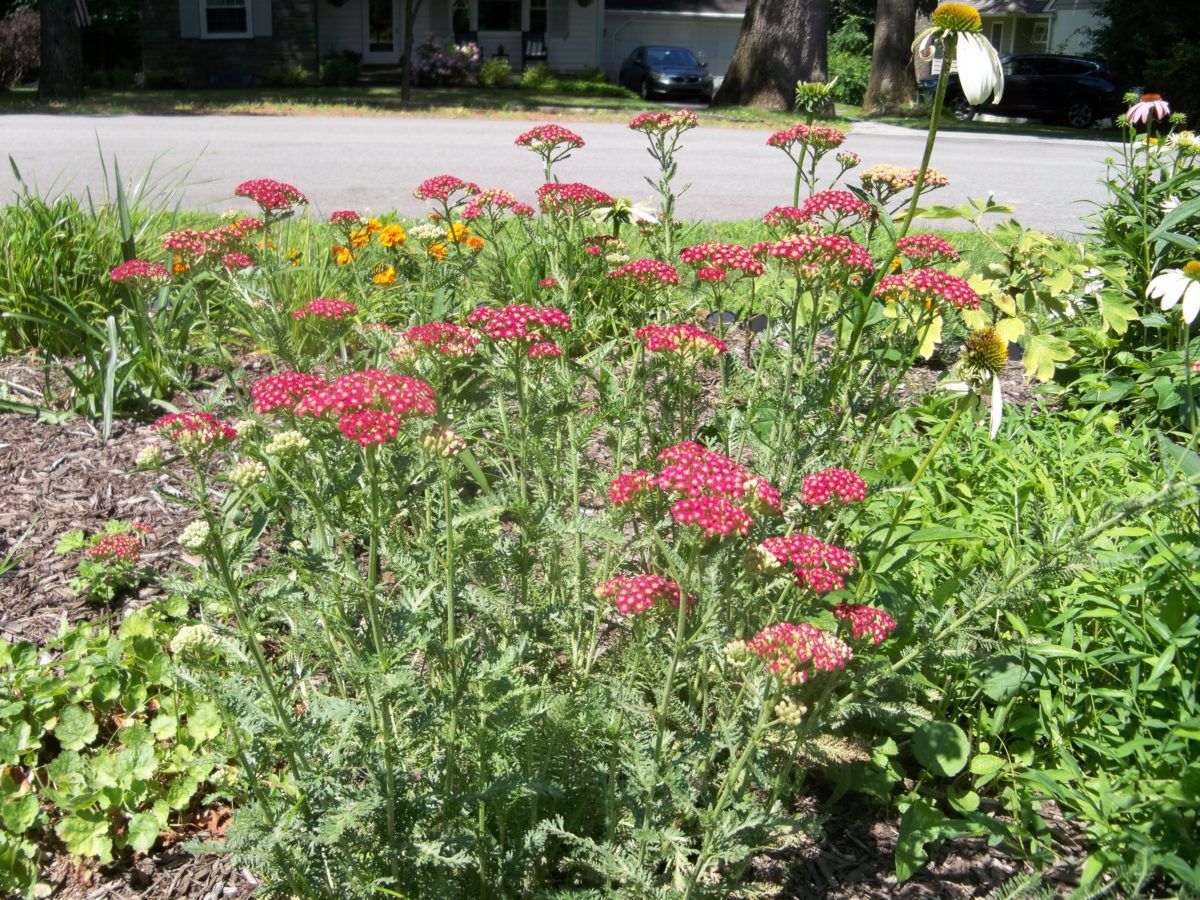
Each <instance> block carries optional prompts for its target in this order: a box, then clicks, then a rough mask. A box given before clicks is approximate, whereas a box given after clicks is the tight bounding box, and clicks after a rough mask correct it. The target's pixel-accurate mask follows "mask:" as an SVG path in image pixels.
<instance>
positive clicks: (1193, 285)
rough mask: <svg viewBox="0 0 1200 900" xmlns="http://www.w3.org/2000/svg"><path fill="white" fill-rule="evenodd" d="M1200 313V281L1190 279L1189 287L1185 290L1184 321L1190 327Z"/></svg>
mask: <svg viewBox="0 0 1200 900" xmlns="http://www.w3.org/2000/svg"><path fill="white" fill-rule="evenodd" d="M1196 313H1200V281H1192V280H1191V279H1190V278H1189V279H1188V285H1187V287H1185V288H1184V289H1183V321H1185V322H1187V323H1188V324H1189V325H1191V324H1192V322H1194V321H1195V320H1196Z"/></svg>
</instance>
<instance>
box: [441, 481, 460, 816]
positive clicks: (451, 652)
mask: <svg viewBox="0 0 1200 900" xmlns="http://www.w3.org/2000/svg"><path fill="white" fill-rule="evenodd" d="M452 495H453V491H452V490H451V486H450V467H449V466H448V465H446V464H445V463H443V464H442V505H443V506H444V507H445V509H444V515H445V519H446V671H447V674H448V676H449V677H448V679H447V681H448V682H449V684H448V688H449V690H450V693H451V695H452V696H453V697H454V701H453V702H452V704H451V706H450V724H449V727H448V730H447V733H446V787H447V791H448V792H449V791H453V789H454V778H455V768H456V765H457V763H456V756H457V741H458V699H457V693H458V650H457V645H458V635H457V631H456V629H457V625H458V623H457V613H456V610H455V608H454V591H455V582H456V570H455V557H454V550H455V547H454V505H453V502H452V501H453V496H452Z"/></svg>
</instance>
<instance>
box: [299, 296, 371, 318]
mask: <svg viewBox="0 0 1200 900" xmlns="http://www.w3.org/2000/svg"><path fill="white" fill-rule="evenodd" d="M357 314H358V307H357V306H355V305H354V304H353V303H351V302H350V301H349V300H337V299H334V298H331V297H317V298H316V299H315V300H309V301H308V302H307V303H305V304H304V305H303V306H302V307H300V308H299V309H298V310H296V311H295V312H293V313H292V318H293V319H309V318H313V319H336V320H337V321H339V322H340V321H342V319H344V318H346V316H354V315H357Z"/></svg>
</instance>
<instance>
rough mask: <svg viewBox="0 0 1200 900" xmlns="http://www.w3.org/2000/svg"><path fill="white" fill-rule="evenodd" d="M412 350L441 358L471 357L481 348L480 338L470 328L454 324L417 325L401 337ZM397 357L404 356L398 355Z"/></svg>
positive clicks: (433, 323)
mask: <svg viewBox="0 0 1200 900" xmlns="http://www.w3.org/2000/svg"><path fill="white" fill-rule="evenodd" d="M400 340H401V341H402V342H404V344H406V345H407V347H408V348H410V349H411V350H418V351H419V350H427V351H431V352H434V353H436V354H437V355H439V356H447V357H460V356H471V355H472V354H474V353H475V348H476V347H478V346H479V337H478V335H476V334H475V332H473V331H472V330H471V329H470V328H467V327H465V326H463V325H456V324H455V323H454V322H430V323H429V324H428V325H415V326H413V327H412V328H410V329H408V331H406V332H404V333H403V334H402V335H401V336H400ZM397 355H404V354H402V353H399V352H398V353H397Z"/></svg>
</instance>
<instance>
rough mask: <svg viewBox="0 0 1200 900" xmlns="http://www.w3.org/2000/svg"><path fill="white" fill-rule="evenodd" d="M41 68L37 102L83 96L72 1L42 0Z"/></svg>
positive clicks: (80, 50) (79, 46)
mask: <svg viewBox="0 0 1200 900" xmlns="http://www.w3.org/2000/svg"><path fill="white" fill-rule="evenodd" d="M41 16H42V39H41V48H42V65H41V71H40V74H39V76H38V99H39V100H78V99H79V98H80V97H82V96H83V41H82V39H81V38H80V35H79V25H78V24H77V23H76V22H75V4H74V3H73V2H72V0H42V2H41Z"/></svg>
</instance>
